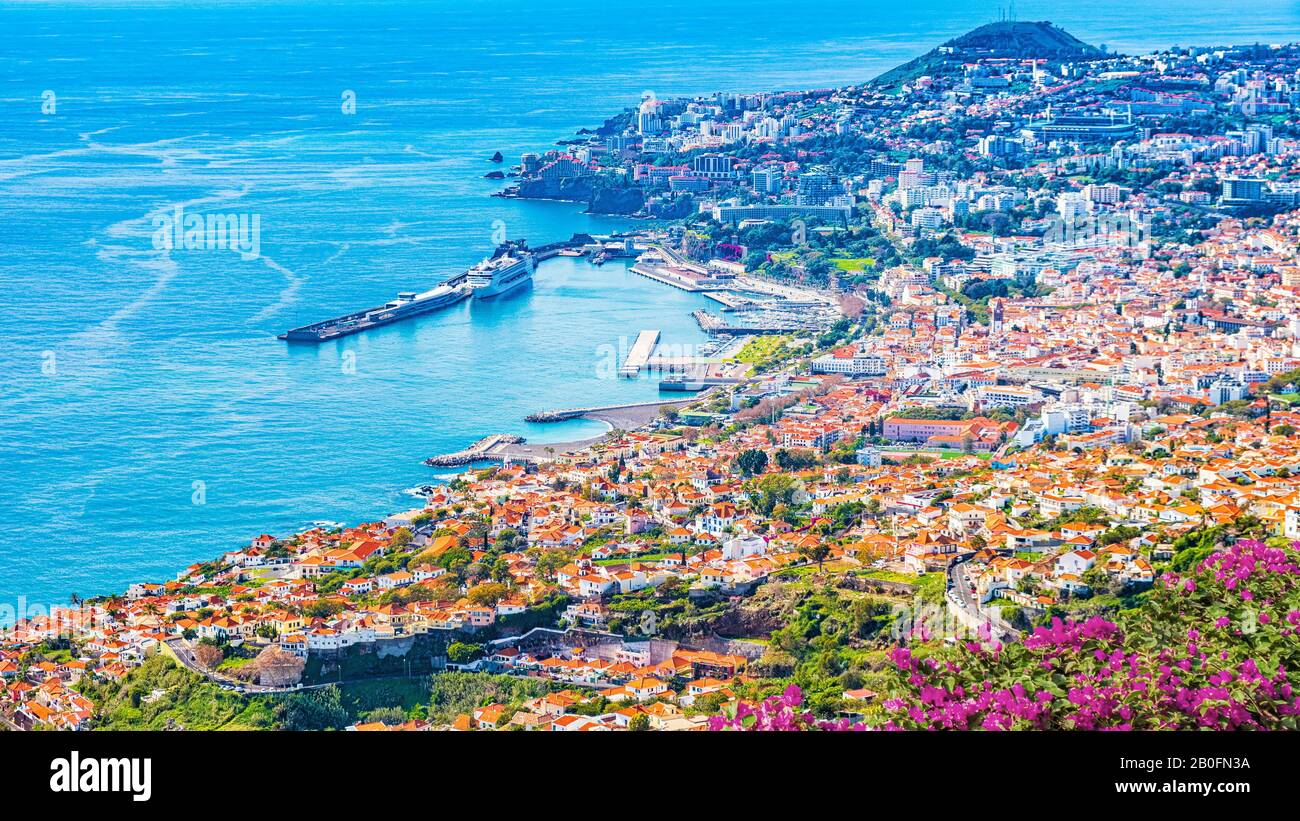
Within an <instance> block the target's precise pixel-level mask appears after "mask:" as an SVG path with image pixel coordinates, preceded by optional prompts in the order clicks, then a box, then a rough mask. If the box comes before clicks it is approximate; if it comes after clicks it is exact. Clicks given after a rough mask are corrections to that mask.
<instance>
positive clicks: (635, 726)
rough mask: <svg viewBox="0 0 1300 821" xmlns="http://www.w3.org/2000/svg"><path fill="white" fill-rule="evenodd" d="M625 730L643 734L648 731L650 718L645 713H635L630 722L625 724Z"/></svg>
mask: <svg viewBox="0 0 1300 821" xmlns="http://www.w3.org/2000/svg"><path fill="white" fill-rule="evenodd" d="M627 728H628V729H629V730H631V731H632V732H634V733H637V732H645V731H646V730H649V729H650V716H648V715H646V714H645V713H637V714H636V715H634V716H632V720H631V721H629V722H628V723H627Z"/></svg>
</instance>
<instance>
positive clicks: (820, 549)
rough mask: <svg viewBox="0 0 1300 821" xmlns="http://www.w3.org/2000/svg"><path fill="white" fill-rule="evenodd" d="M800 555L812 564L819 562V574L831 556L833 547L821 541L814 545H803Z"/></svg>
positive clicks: (800, 548)
mask: <svg viewBox="0 0 1300 821" xmlns="http://www.w3.org/2000/svg"><path fill="white" fill-rule="evenodd" d="M799 555H800V556H803V557H804V558H805V559H807V560H808V561H810V562H817V572H818V573H820V572H822V565H823V564H824V563H825V562H826V558H827V557H828V556H830V555H831V546H830V545H828V544H826V542H823V541H821V540H820V539H819V540H818V541H816V542H814V543H813V544H806V545H801V546H800V547H799Z"/></svg>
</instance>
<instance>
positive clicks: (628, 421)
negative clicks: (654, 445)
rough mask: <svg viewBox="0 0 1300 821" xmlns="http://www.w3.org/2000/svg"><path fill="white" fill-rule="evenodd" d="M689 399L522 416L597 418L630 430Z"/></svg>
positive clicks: (556, 419) (544, 419)
mask: <svg viewBox="0 0 1300 821" xmlns="http://www.w3.org/2000/svg"><path fill="white" fill-rule="evenodd" d="M694 401H695V398H691V399H670V400H668V401H666V402H638V403H635V404H631V405H601V406H599V407H592V408H566V409H564V410H548V411H540V412H538V413H530V414H528V415H527V416H525V417H524V421H526V422H563V421H565V420H567V419H579V418H586V419H598V420H600V421H602V422H605V423H607V424H610V425H613V426H614V427H617V428H621V429H623V430H630V429H631V428H634V427H640V426H641V425H644V424H646V423H647V422H649V421H650V420H652V419H654V417H655V416H656V415H657V414H658V413H659V409H660V408H662V407H676V406H678V405H687V404H690V403H691V402H694Z"/></svg>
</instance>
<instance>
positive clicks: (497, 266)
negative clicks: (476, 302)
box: [465, 243, 535, 299]
mask: <svg viewBox="0 0 1300 821" xmlns="http://www.w3.org/2000/svg"><path fill="white" fill-rule="evenodd" d="M534 268H535V263H534V262H533V255H532V254H531V253H530V252H529V251H528V249H527V248H525V247H523V245H522V243H521V244H518V245H516V244H514V243H508V244H506V245H502V246H501V247H500V248H498V249H497V252H496V254H494V255H493V256H492V258H491V259H485V260H483V261H482V262H480V263H479V264H478V265H475V266H474V267H473V268H470V269H469V271H467V272H466V277H465V284H466V285H468V286H469V288H470V290H471V291H472V292H473V294H474V298H475V299H484V298H486V297H490V296H498V295H500V294H504V293H505V292H506V291H509V290H511V289H512V288H516V287H518V286H520V285H523V284H524V283H525V282H527V281H528V280H530V279H532V278H533V270H534Z"/></svg>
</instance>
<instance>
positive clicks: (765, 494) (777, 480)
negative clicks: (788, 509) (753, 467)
mask: <svg viewBox="0 0 1300 821" xmlns="http://www.w3.org/2000/svg"><path fill="white" fill-rule="evenodd" d="M796 487H797V480H796V479H795V478H794V477H793V476H787V475H786V474H784V473H769V474H768V475H766V476H764V477H762V478H760V479H758V480H757V481H756V482H754V489H755V490H756V491H757V492H758V496H757V498H756V499H755V501H754V504H755V506H756V507H757V508H758V511H759V513H762V514H763V515H764V516H769V515H771V513H772V511H773V510H774V509H775V508H776V506H777V505H778V504H783V505H789V504H790V502H791V501H792V500H793V499H794V492H795V488H796Z"/></svg>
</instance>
